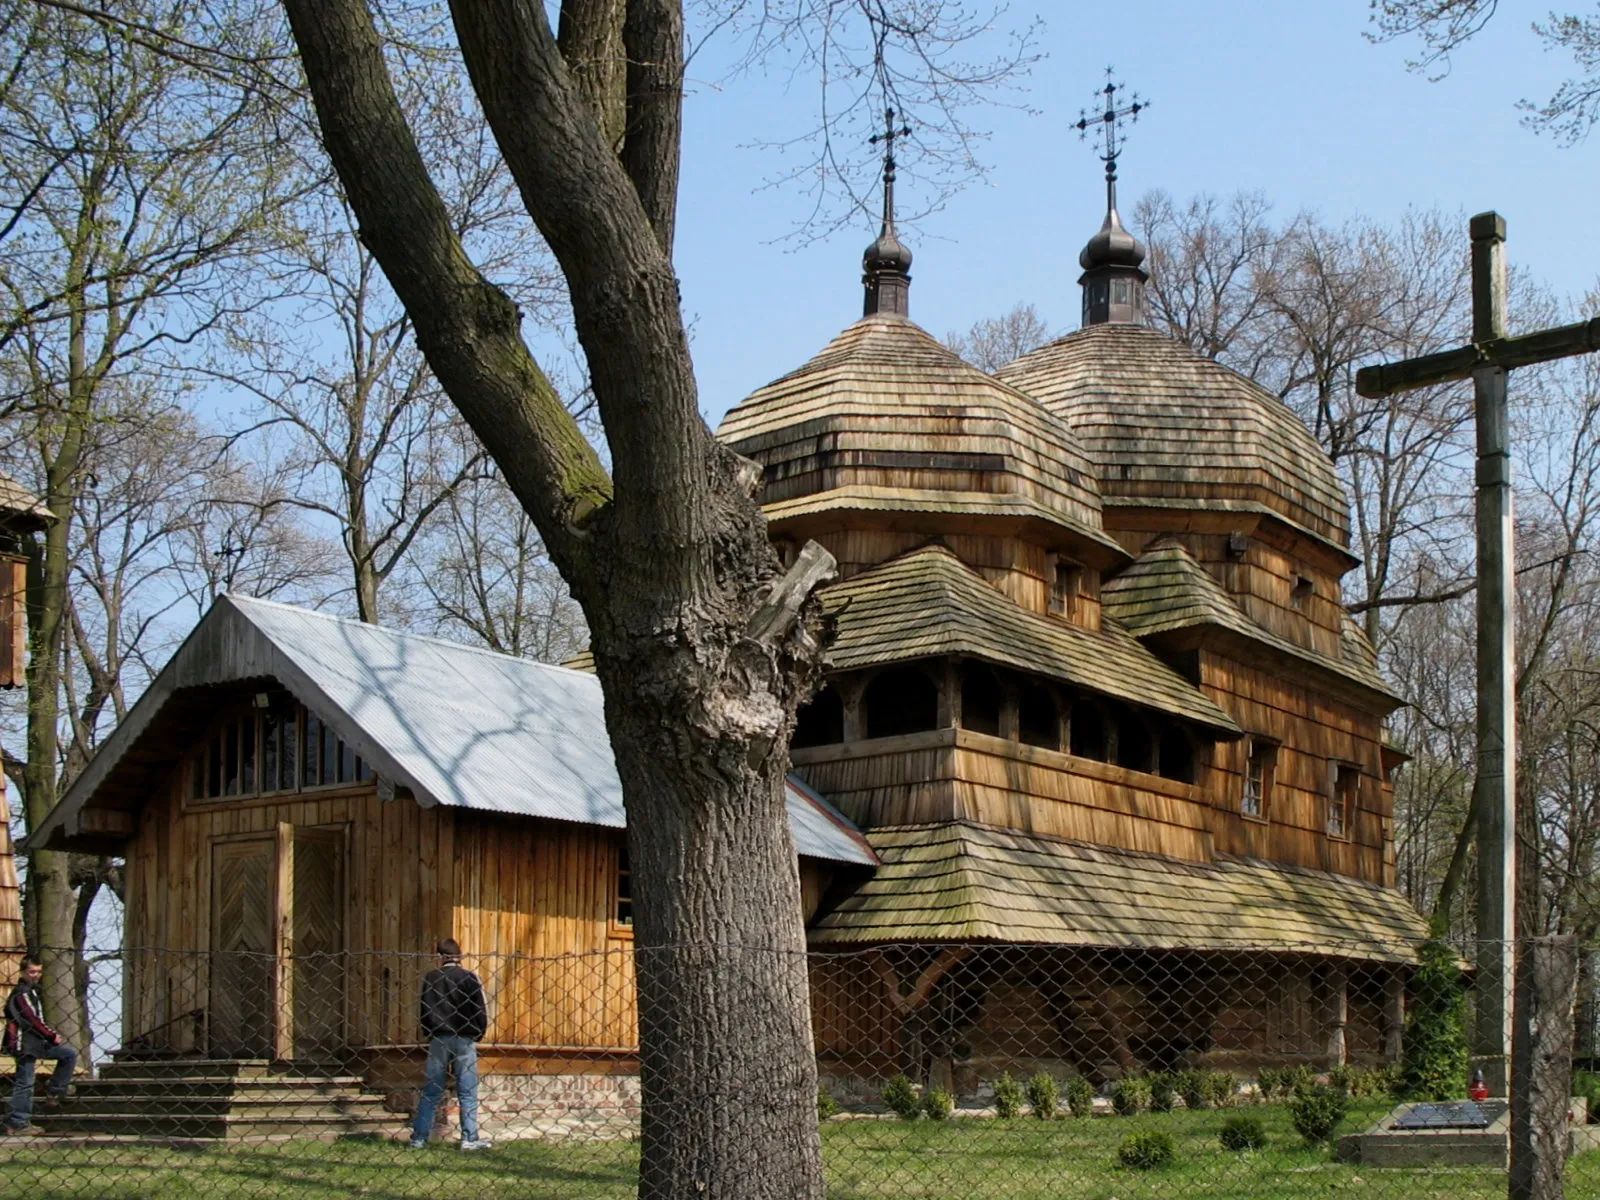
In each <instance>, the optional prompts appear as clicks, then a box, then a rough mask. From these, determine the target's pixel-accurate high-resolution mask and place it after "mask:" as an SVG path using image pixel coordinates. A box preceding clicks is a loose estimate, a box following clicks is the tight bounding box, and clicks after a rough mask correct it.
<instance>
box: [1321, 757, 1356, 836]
mask: <svg viewBox="0 0 1600 1200" xmlns="http://www.w3.org/2000/svg"><path fill="white" fill-rule="evenodd" d="M1329 774H1330V776H1331V777H1332V787H1331V788H1330V794H1329V796H1328V836H1329V837H1331V838H1339V839H1343V840H1347V839H1348V838H1349V837H1350V836H1351V830H1352V825H1353V823H1354V821H1355V809H1356V791H1357V789H1358V788H1359V787H1360V784H1361V772H1360V770H1359V769H1358V768H1356V767H1354V766H1352V765H1351V764H1349V763H1334V764H1332V765H1331V769H1330V771H1329Z"/></svg>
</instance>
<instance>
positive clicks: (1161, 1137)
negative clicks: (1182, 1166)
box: [1117, 1131, 1178, 1171]
mask: <svg viewBox="0 0 1600 1200" xmlns="http://www.w3.org/2000/svg"><path fill="white" fill-rule="evenodd" d="M1177 1156H1178V1151H1177V1147H1176V1146H1174V1144H1173V1141H1172V1135H1171V1134H1170V1133H1158V1132H1155V1131H1146V1132H1144V1133H1135V1134H1133V1135H1132V1136H1130V1137H1128V1138H1126V1139H1124V1141H1123V1143H1122V1145H1120V1146H1118V1147H1117V1161H1118V1162H1120V1163H1121V1164H1122V1165H1123V1166H1125V1167H1132V1168H1133V1169H1134V1170H1136V1171H1149V1170H1152V1169H1153V1168H1155V1167H1164V1166H1166V1165H1167V1164H1168V1163H1170V1162H1171V1161H1172V1160H1173V1159H1174V1158H1176V1157H1177Z"/></svg>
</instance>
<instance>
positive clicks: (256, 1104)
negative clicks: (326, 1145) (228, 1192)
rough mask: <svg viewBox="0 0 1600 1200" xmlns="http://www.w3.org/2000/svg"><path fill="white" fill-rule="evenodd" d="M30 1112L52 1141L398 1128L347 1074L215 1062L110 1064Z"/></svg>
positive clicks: (320, 1135)
mask: <svg viewBox="0 0 1600 1200" xmlns="http://www.w3.org/2000/svg"><path fill="white" fill-rule="evenodd" d="M38 1116H39V1119H40V1123H41V1124H42V1125H43V1126H44V1128H45V1129H46V1130H47V1131H48V1132H49V1133H50V1134H51V1135H53V1136H56V1137H66V1138H115V1139H117V1140H141V1139H148V1140H154V1141H169V1140H189V1141H193V1140H247V1139H254V1138H281V1137H306V1138H315V1139H319V1140H333V1139H337V1138H341V1137H353V1136H386V1135H389V1134H392V1133H397V1132H399V1131H401V1130H402V1129H403V1128H404V1117H403V1116H402V1115H400V1114H397V1113H392V1112H389V1111H388V1110H387V1109H386V1108H385V1106H384V1098H383V1097H382V1096H381V1095H376V1094H372V1093H368V1092H364V1091H362V1088H361V1080H360V1078H359V1077H357V1076H353V1075H337V1074H333V1073H331V1072H328V1073H323V1072H322V1071H319V1070H318V1069H316V1068H308V1067H303V1066H295V1065H292V1064H273V1063H267V1062H261V1061H250V1060H237V1061H236V1060H225V1059H149V1060H137V1059H131V1058H126V1057H122V1058H118V1059H117V1060H116V1061H114V1062H112V1063H109V1064H107V1065H106V1066H105V1067H103V1068H102V1069H101V1073H100V1077H99V1078H98V1079H88V1080H82V1081H80V1082H79V1083H78V1084H77V1085H76V1087H75V1089H74V1095H73V1096H72V1097H71V1098H70V1099H68V1100H65V1101H63V1102H62V1105H61V1107H60V1109H59V1110H57V1111H54V1112H40V1113H39V1114H38Z"/></svg>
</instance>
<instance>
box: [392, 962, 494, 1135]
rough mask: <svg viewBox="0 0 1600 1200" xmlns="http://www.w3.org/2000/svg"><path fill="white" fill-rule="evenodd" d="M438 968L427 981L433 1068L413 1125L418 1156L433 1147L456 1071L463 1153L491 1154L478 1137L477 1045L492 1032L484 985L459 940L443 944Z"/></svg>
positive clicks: (425, 1016)
mask: <svg viewBox="0 0 1600 1200" xmlns="http://www.w3.org/2000/svg"><path fill="white" fill-rule="evenodd" d="M439 960H440V961H439V965H438V966H437V967H436V968H434V969H433V970H432V971H429V972H428V974H427V976H426V978H424V979H423V981H422V1035H423V1036H424V1037H425V1038H427V1039H428V1066H427V1070H426V1073H425V1074H424V1076H423V1082H422V1100H421V1102H420V1103H419V1104H418V1105H417V1116H416V1120H415V1121H413V1122H412V1125H411V1142H410V1146H411V1148H412V1149H413V1150H420V1149H422V1148H423V1147H424V1146H426V1145H427V1144H428V1135H429V1134H430V1133H431V1132H432V1131H433V1117H434V1114H435V1113H436V1112H437V1111H438V1109H439V1101H440V1100H442V1099H443V1098H444V1080H445V1074H446V1072H447V1071H448V1070H449V1069H450V1068H451V1067H452V1066H454V1068H455V1073H456V1097H457V1099H458V1100H460V1102H461V1148H462V1149H463V1150H487V1149H488V1148H489V1146H490V1143H489V1142H486V1141H483V1140H481V1139H480V1138H479V1137H478V1039H479V1038H481V1037H482V1036H483V1034H484V1030H486V1029H487V1028H488V1027H489V1011H488V1008H487V1007H486V1006H485V1004H484V1002H483V984H481V983H479V982H478V977H477V976H476V975H474V974H473V973H472V972H471V971H469V970H467V969H466V968H465V967H463V966H462V965H461V945H460V943H458V942H457V941H456V940H455V938H445V939H444V940H443V941H441V942H440V943H439Z"/></svg>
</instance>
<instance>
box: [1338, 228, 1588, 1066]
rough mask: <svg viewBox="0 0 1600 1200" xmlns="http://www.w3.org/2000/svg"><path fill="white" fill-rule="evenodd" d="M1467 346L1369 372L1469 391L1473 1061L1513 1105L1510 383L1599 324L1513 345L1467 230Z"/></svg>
mask: <svg viewBox="0 0 1600 1200" xmlns="http://www.w3.org/2000/svg"><path fill="white" fill-rule="evenodd" d="M1470 230H1471V234H1472V343H1471V344H1470V345H1467V346H1462V347H1460V348H1458V349H1455V350H1446V351H1444V352H1442V353H1439V354H1426V355H1423V356H1421V357H1420V358H1412V359H1407V360H1406V361H1404V362H1395V363H1385V364H1383V365H1382V366H1377V367H1364V368H1362V369H1361V370H1360V371H1358V372H1356V391H1357V392H1358V393H1359V394H1361V395H1362V396H1366V397H1368V398H1369V399H1376V398H1377V397H1379V396H1387V395H1390V394H1392V393H1394V392H1403V391H1407V390H1409V389H1411V388H1419V387H1427V386H1429V385H1430V384H1439V383H1448V382H1451V381H1453V380H1458V379H1469V378H1470V379H1471V380H1472V383H1473V393H1474V397H1475V415H1476V418H1477V427H1478V428H1477V441H1478V464H1477V498H1476V517H1477V535H1478V587H1477V605H1478V745H1477V778H1476V780H1475V781H1474V783H1473V791H1472V806H1473V818H1474V821H1475V823H1476V826H1477V835H1478V895H1477V926H1478V947H1477V958H1478V979H1477V983H1476V985H1475V988H1474V991H1475V993H1476V995H1477V1004H1476V1019H1475V1022H1474V1027H1473V1032H1472V1043H1473V1045H1472V1049H1473V1055H1474V1058H1475V1060H1476V1062H1477V1064H1478V1065H1479V1066H1481V1067H1482V1068H1483V1072H1484V1077H1485V1081H1486V1082H1487V1083H1488V1084H1489V1088H1490V1092H1491V1093H1492V1094H1493V1095H1497V1096H1504V1095H1507V1094H1509V1083H1510V1072H1511V1041H1512V1039H1511V1029H1512V1022H1513V1016H1514V1013H1513V1003H1514V997H1513V973H1514V963H1515V941H1516V929H1517V925H1516V911H1515V904H1516V803H1517V753H1516V751H1517V697H1516V657H1515V630H1516V612H1515V603H1516V590H1515V578H1514V563H1515V548H1514V545H1513V537H1512V531H1513V514H1512V490H1511V442H1510V436H1509V422H1508V420H1507V410H1506V378H1507V374H1508V372H1510V371H1511V370H1513V369H1514V368H1517V367H1526V366H1531V365H1532V364H1534V363H1541V362H1551V361H1553V360H1555V359H1558V358H1566V357H1568V356H1570V355H1574V354H1588V353H1592V352H1594V351H1597V350H1600V318H1597V319H1595V320H1592V321H1583V322H1580V323H1578V324H1576V325H1567V326H1564V327H1562V328H1560V329H1546V330H1542V331H1541V332H1539V333H1530V334H1525V335H1523V336H1521V337H1507V336H1506V294H1507V285H1506V259H1505V241H1506V223H1505V220H1504V219H1503V218H1502V217H1501V216H1500V215H1499V214H1498V213H1492V212H1486V213H1479V214H1478V215H1477V216H1475V217H1473V218H1472V221H1471V225H1470Z"/></svg>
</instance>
